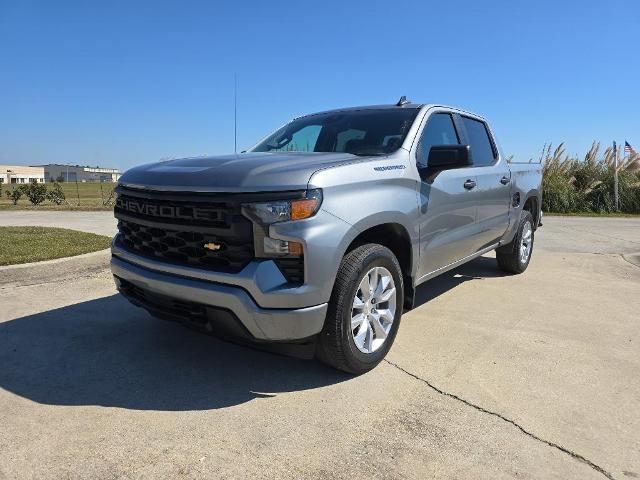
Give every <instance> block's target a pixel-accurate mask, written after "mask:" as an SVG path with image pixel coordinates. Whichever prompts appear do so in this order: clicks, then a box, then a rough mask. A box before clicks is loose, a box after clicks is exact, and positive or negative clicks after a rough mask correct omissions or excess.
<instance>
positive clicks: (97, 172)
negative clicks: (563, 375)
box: [38, 163, 121, 182]
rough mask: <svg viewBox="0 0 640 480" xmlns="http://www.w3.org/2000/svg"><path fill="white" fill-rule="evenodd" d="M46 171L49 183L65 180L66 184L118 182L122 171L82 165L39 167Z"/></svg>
mask: <svg viewBox="0 0 640 480" xmlns="http://www.w3.org/2000/svg"><path fill="white" fill-rule="evenodd" d="M38 168H43V169H44V178H45V181H47V182H53V181H55V180H63V181H65V182H76V181H78V182H117V181H118V180H119V179H120V175H121V173H120V171H119V170H118V169H117V168H103V167H87V166H81V165H58V164H55V163H51V164H49V165H39V166H38Z"/></svg>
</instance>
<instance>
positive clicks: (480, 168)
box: [459, 115, 511, 251]
mask: <svg viewBox="0 0 640 480" xmlns="http://www.w3.org/2000/svg"><path fill="white" fill-rule="evenodd" d="M459 119H460V122H461V123H462V128H461V130H462V131H463V135H464V137H465V138H464V142H463V143H465V144H467V145H470V146H471V156H472V158H473V167H474V168H473V170H474V174H475V177H476V182H477V185H476V187H475V188H474V191H475V195H474V201H475V202H476V206H477V216H476V223H477V228H476V233H475V239H474V250H475V251H478V250H482V249H483V248H485V247H488V246H490V245H493V244H495V243H497V242H498V241H499V240H500V238H502V235H503V234H504V232H505V231H506V230H507V227H508V226H509V203H510V200H511V185H510V183H511V174H510V170H509V165H508V164H507V161H506V160H505V159H503V158H500V154H499V151H498V147H497V145H496V143H495V141H494V139H493V137H492V135H491V132H490V130H489V127H488V126H487V124H486V123H485V122H484V121H482V120H481V119H478V118H472V117H468V116H464V115H462V116H460V117H459Z"/></svg>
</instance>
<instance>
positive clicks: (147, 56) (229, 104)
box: [0, 0, 640, 169]
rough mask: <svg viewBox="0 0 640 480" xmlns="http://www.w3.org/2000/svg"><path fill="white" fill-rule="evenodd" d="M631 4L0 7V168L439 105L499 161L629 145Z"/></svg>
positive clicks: (636, 119)
mask: <svg viewBox="0 0 640 480" xmlns="http://www.w3.org/2000/svg"><path fill="white" fill-rule="evenodd" d="M639 35H640V2H638V1H637V0H627V1H617V0H608V1H606V2H595V1H594V2H583V1H580V2H578V1H557V0H556V1H546V0H545V1H535V2H531V1H530V2H524V1H518V0H511V1H493V2H490V1H477V0H475V1H456V2H444V1H439V2H436V1H413V2H405V1H400V0H394V1H389V0H386V1H377V0H369V1H362V2H361V1H352V2H349V1H345V0H342V1H339V2H338V1H332V0H323V1H318V2H302V1H296V2H294V1H292V2H280V1H269V2H258V1H255V2H247V1H245V2H242V1H237V2H225V3H223V2H214V1H202V2H191V1H186V0H185V1H180V2H162V1H149V2H143V1H138V2H130V1H122V2H120V1H109V2H65V1H62V0H61V1H59V2H50V1H43V2H32V1H29V0H14V1H8V0H0V163H14V164H26V165H28V164H41V163H49V162H53V163H73V164H76V163H79V164H90V165H97V164H100V165H106V166H117V167H120V168H123V169H126V168H128V167H130V166H132V165H136V164H139V163H144V162H149V161H155V160H158V159H160V158H166V157H180V156H192V155H202V154H221V153H228V152H232V151H233V76H234V72H237V75H238V83H239V99H238V121H239V132H238V144H239V147H242V148H244V147H248V146H251V145H252V144H253V143H255V142H256V141H257V140H258V139H259V138H260V137H262V136H263V135H264V134H266V133H269V132H270V131H271V130H274V129H275V128H276V127H278V126H279V125H280V124H282V123H284V122H285V121H287V120H289V119H290V118H292V117H294V116H297V115H300V114H303V113H311V112H314V111H318V110H325V109H329V108H336V107H342V106H352V105H365V104H376V103H391V102H395V101H396V100H397V98H398V97H399V96H400V95H407V96H408V97H409V98H410V99H411V100H414V101H416V102H442V103H447V104H452V105H456V106H460V107H463V108H466V109H469V110H472V111H476V112H478V113H481V114H483V115H485V116H486V117H487V118H489V120H490V121H491V122H492V124H493V127H494V130H495V131H496V133H497V134H498V136H499V140H500V142H501V143H502V146H503V149H504V150H505V152H506V153H508V154H513V155H515V156H516V157H517V158H520V159H524V160H526V159H528V158H529V157H537V156H538V154H539V151H540V149H541V147H542V145H543V144H544V143H545V142H554V143H558V142H561V141H564V142H566V145H567V150H568V151H569V152H571V153H579V154H580V155H582V154H584V153H585V152H586V150H587V149H588V147H589V146H590V144H591V142H592V141H593V140H599V141H602V142H603V143H609V142H611V141H612V140H614V139H615V140H617V141H619V142H621V141H624V139H627V140H628V141H629V142H630V143H631V144H632V145H634V146H635V147H636V149H638V147H640V88H639V87H638V85H640V81H639V80H638V79H639V78H640V36H639Z"/></svg>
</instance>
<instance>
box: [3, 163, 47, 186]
mask: <svg viewBox="0 0 640 480" xmlns="http://www.w3.org/2000/svg"><path fill="white" fill-rule="evenodd" d="M44 178H45V171H44V168H43V167H24V166H22V165H0V183H7V184H8V183H31V182H34V181H35V182H38V183H42V182H44Z"/></svg>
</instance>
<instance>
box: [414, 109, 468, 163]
mask: <svg viewBox="0 0 640 480" xmlns="http://www.w3.org/2000/svg"><path fill="white" fill-rule="evenodd" d="M458 143H460V142H459V141H458V134H457V133H456V129H455V127H454V126H453V119H452V118H451V115H449V114H448V113H434V114H433V115H431V116H430V117H429V121H428V123H427V126H426V127H425V128H424V130H423V131H422V136H421V137H420V142H419V143H418V150H417V153H416V157H417V161H418V164H419V165H421V166H426V165H427V159H428V158H429V151H430V150H431V147H433V146H434V145H456V144H458Z"/></svg>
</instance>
